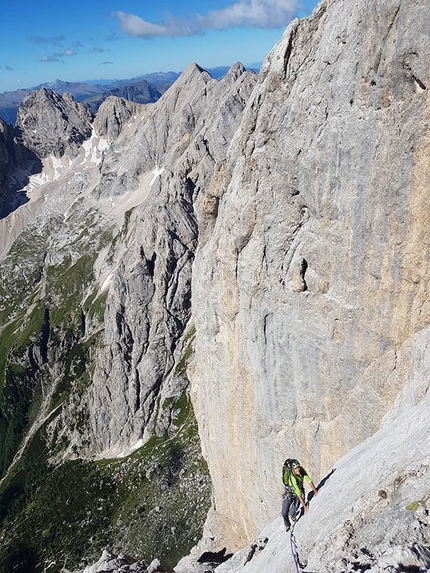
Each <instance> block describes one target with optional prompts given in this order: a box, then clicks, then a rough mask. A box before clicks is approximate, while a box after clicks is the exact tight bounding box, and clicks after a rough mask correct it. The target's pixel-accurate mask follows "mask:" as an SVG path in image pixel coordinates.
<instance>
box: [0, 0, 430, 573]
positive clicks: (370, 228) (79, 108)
mask: <svg viewBox="0 0 430 573" xmlns="http://www.w3.org/2000/svg"><path fill="white" fill-rule="evenodd" d="M428 21H430V6H428V4H427V3H425V2H417V1H415V0H389V1H388V2H387V1H386V0H384V1H383V0H374V1H373V2H362V1H361V0H350V2H344V1H343V0H322V1H321V2H320V4H319V5H318V7H317V8H316V9H315V10H314V12H313V14H312V16H310V17H309V18H305V19H301V20H299V19H297V20H294V21H293V22H292V23H291V24H290V25H289V26H288V28H287V29H286V30H285V32H284V34H283V36H282V38H281V39H280V41H279V42H278V43H277V44H276V46H274V48H273V49H272V50H271V52H270V53H269V54H268V56H267V58H266V60H265V62H264V63H263V65H262V68H261V70H260V71H259V73H258V74H256V73H255V72H253V71H252V70H246V69H245V67H244V66H243V65H242V64H241V63H239V62H238V63H236V64H235V65H234V66H232V67H231V68H230V69H229V70H228V72H227V73H225V74H223V75H222V77H221V78H220V79H215V78H214V77H212V76H211V74H210V73H208V71H207V70H204V69H203V68H202V67H200V66H199V65H198V64H196V63H192V64H190V65H189V66H188V67H187V69H186V70H185V71H184V72H183V73H182V74H181V75H180V76H179V78H177V79H176V81H174V83H172V85H171V86H170V87H169V88H168V89H167V90H166V91H165V92H164V93H163V94H161V95H160V97H158V99H157V101H155V102H152V103H145V104H142V103H138V102H134V101H130V100H129V99H126V98H124V97H118V95H110V96H109V97H106V99H104V101H103V102H102V103H101V104H100V106H99V107H98V109H97V111H96V112H94V113H93V112H92V111H91V110H90V109H89V108H88V107H87V106H86V105H84V103H83V102H82V101H76V100H75V99H74V97H73V96H72V95H71V94H70V93H69V92H67V91H66V92H65V93H64V94H59V93H57V92H56V91H54V90H52V89H49V88H46V87H42V88H40V89H38V90H32V91H31V92H30V93H29V94H28V95H27V96H26V97H25V98H24V99H23V101H22V102H21V103H20V104H19V106H18V110H17V120H16V123H15V125H14V126H12V125H10V124H7V123H5V122H3V121H0V213H1V216H0V329H1V330H0V332H1V351H0V471H1V478H0V539H1V543H0V573H10V572H12V571H13V572H14V573H42V572H43V571H49V572H50V573H70V572H73V573H77V572H85V573H101V572H105V571H112V572H117V573H120V572H121V573H131V572H132V571H134V572H135V573H136V572H138V573H155V572H162V571H164V572H166V571H167V572H171V571H175V573H205V572H212V571H216V572H217V573H247V572H248V573H253V572H255V573H256V572H257V571H258V572H259V573H261V572H263V573H273V572H278V571H283V572H286V573H294V572H295V573H297V572H300V573H329V572H335V573H352V572H357V573H359V572H360V573H361V572H365V571H366V572H370V573H387V572H389V573H406V572H407V571H414V572H416V573H426V572H427V571H428V570H429V569H430V538H429V531H430V527H429V526H430V490H429V483H430V479H429V478H430V433H429V432H428V422H429V412H430V410H429V406H430V403H429V400H430V396H429V379H430V304H429V296H428V293H429V291H430V289H429V284H430V266H429V250H430V232H429V225H428V213H429V206H430V205H429V188H430V185H429V183H430V162H429V149H430V131H429V96H428V93H429V91H428V86H429V85H430V41H429V40H430V37H429V34H430V32H429V29H428V26H427V25H426V23H427V22H428ZM286 458H294V459H297V460H299V462H300V464H301V465H302V466H303V467H304V468H305V469H306V470H307V471H308V473H309V475H310V477H311V478H312V480H313V481H314V483H315V484H316V485H317V487H318V493H317V494H316V495H315V494H314V495H313V496H308V498H307V500H308V505H307V508H306V509H307V510H308V511H306V512H304V514H303V516H300V517H299V519H298V520H297V521H296V522H294V524H293V526H292V527H291V528H290V530H289V531H286V527H285V525H284V523H283V519H282V517H281V516H280V511H281V504H282V495H283V492H284V490H283V481H282V468H283V463H284V460H285V459H286ZM305 487H307V485H306V483H305Z"/></svg>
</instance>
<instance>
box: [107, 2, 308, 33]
mask: <svg viewBox="0 0 430 573" xmlns="http://www.w3.org/2000/svg"><path fill="white" fill-rule="evenodd" d="M302 7H303V4H302V1H301V0H239V1H238V2H236V3H235V4H232V5H231V6H227V7H226V8H224V9H222V10H212V11H211V12H209V13H208V14H207V15H202V14H195V15H194V16H192V17H190V18H187V19H186V20H185V19H181V18H175V17H173V16H170V15H169V16H168V17H167V18H166V19H165V21H164V22H163V23H161V24H152V23H151V22H147V21H146V20H143V19H142V18H140V17H139V16H135V15H134V14H127V13H125V12H115V13H114V15H115V16H116V17H117V18H118V19H119V21H120V26H121V30H122V31H123V32H125V33H126V34H128V35H129V36H133V37H139V38H150V37H153V36H170V37H173V36H192V35H197V34H202V33H204V32H205V31H206V30H225V29H226V28H240V27H245V26H251V27H255V28H279V27H281V26H286V25H287V24H288V23H289V22H290V21H291V19H292V18H294V16H295V15H296V14H297V12H298V11H299V9H300V8H302Z"/></svg>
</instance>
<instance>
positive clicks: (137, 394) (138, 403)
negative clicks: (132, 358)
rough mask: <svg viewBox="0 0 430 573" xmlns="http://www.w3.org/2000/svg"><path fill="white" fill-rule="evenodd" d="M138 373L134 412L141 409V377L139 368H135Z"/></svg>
mask: <svg viewBox="0 0 430 573" xmlns="http://www.w3.org/2000/svg"><path fill="white" fill-rule="evenodd" d="M135 373H136V400H135V403H134V412H135V413H136V412H137V411H138V410H140V387H141V386H140V377H139V370H137V368H136V370H135Z"/></svg>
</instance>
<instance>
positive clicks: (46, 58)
mask: <svg viewBox="0 0 430 573" xmlns="http://www.w3.org/2000/svg"><path fill="white" fill-rule="evenodd" d="M40 61H41V62H59V61H60V60H59V59H58V58H57V57H55V56H41V58H40Z"/></svg>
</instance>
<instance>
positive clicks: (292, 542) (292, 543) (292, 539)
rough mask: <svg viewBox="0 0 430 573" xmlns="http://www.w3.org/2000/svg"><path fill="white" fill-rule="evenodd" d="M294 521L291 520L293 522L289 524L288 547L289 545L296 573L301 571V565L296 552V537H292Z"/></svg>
mask: <svg viewBox="0 0 430 573" xmlns="http://www.w3.org/2000/svg"><path fill="white" fill-rule="evenodd" d="M295 524H296V522H295V521H293V524H292V526H291V529H290V547H291V555H292V556H293V560H294V565H295V566H296V573H301V567H300V564H299V556H298V553H297V545H296V539H295V537H294V526H295Z"/></svg>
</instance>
